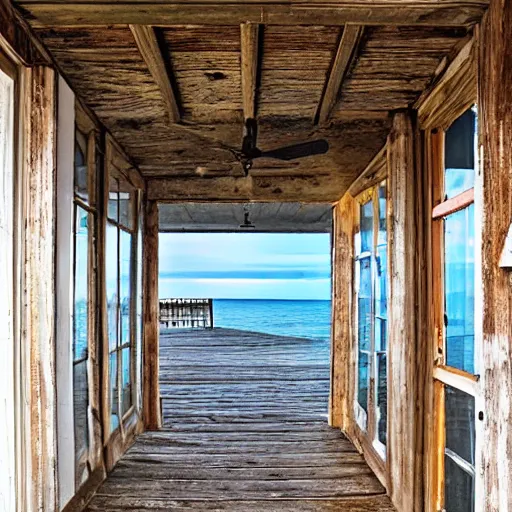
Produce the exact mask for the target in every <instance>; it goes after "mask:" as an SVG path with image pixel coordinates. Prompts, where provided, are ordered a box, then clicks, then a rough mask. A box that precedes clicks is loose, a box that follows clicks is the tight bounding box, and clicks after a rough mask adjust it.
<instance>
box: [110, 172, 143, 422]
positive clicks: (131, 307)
mask: <svg viewBox="0 0 512 512" xmlns="http://www.w3.org/2000/svg"><path fill="white" fill-rule="evenodd" d="M136 233H137V224H136V192H135V189H134V188H133V187H132V186H131V185H129V184H128V182H127V181H126V180H125V179H124V178H123V177H121V176H111V177H110V180H109V196H108V213H107V232H106V272H107V276H106V285H107V328H108V343H109V375H110V404H111V421H110V430H111V431H114V430H116V429H117V428H118V427H119V425H120V423H121V421H122V419H123V418H124V417H125V415H126V414H127V413H128V412H129V411H130V410H131V408H132V406H133V405H134V381H135V378H134V375H135V358H136V353H135V350H134V346H135V345H134V340H135V338H136V333H135V329H136V319H135V317H136V313H137V311H136V309H137V304H136V300H135V297H136V293H135V290H136V288H137V283H136V279H135V273H136V267H135V260H134V256H135V255H136V254H137V252H136V251H137V247H136V246H135V242H136Z"/></svg>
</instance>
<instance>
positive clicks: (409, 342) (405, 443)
mask: <svg viewBox="0 0 512 512" xmlns="http://www.w3.org/2000/svg"><path fill="white" fill-rule="evenodd" d="M388 168H389V186H390V193H389V223H390V225H389V226H388V229H389V235H390V239H389V248H390V251H389V257H390V290H389V349H388V357H389V361H388V372H389V373H388V376H389V377H388V378H389V381H388V433H389V435H388V454H389V460H388V472H389V477H388V479H389V480H388V481H389V492H390V495H391V498H392V500H393V503H394V504H395V506H396V507H397V509H398V510H399V511H404V512H405V511H408V512H409V511H413V510H417V506H416V499H417V498H416V497H415V494H416V493H415V479H416V475H415V471H414V468H415V461H416V422H417V411H416V403H417V402H416V400H417V395H416V393H417V384H418V381H417V375H416V356H417V354H416V324H415V313H416V312H415V302H416V292H417V291H416V272H415V264H416V263H415V251H416V224H415V213H416V205H415V198H416V193H415V185H414V181H415V154H414V132H413V128H412V122H411V118H410V116H409V114H408V113H406V112H399V113H397V114H395V117H394V119H393V127H392V130H391V133H390V136H389V139H388ZM418 478H421V475H418Z"/></svg>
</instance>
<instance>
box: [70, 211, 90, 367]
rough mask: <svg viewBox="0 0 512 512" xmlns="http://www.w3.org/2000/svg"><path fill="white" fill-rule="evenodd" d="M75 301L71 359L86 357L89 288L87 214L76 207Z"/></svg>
mask: <svg viewBox="0 0 512 512" xmlns="http://www.w3.org/2000/svg"><path fill="white" fill-rule="evenodd" d="M75 211H76V213H75V215H76V219H75V222H76V225H75V290H74V293H75V299H74V302H75V303H74V315H73V331H74V333H73V359H74V360H77V359H82V358H83V357H87V345H88V343H87V339H88V320H89V317H88V298H89V293H88V291H89V290H88V287H89V230H88V223H89V214H88V213H87V211H85V210H84V209H83V208H80V207H79V206H77V207H76V210H75Z"/></svg>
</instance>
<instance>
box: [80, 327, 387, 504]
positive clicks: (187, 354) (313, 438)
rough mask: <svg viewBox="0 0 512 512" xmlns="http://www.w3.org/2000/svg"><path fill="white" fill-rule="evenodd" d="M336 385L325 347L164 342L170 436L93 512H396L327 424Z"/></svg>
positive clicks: (224, 334)
mask: <svg viewBox="0 0 512 512" xmlns="http://www.w3.org/2000/svg"><path fill="white" fill-rule="evenodd" d="M329 378H330V370H329V343H328V342H325V341H313V340H306V339H297V338H288V337H281V336H273V335H266V334H260V333H252V332H242V331H236V330H231V329H219V328H216V329H213V330H200V331H185V330H183V331H172V332H170V331H164V333H163V334H162V335H161V337H160V390H161V396H162V407H163V422H164V428H163V429H162V430H161V431H159V432H146V433H145V434H143V435H141V436H140V437H139V438H138V439H137V441H136V443H135V444H134V445H133V446H132V447H131V448H130V449H129V451H128V452H127V453H126V455H125V456H124V457H123V458H122V459H121V460H120V462H119V463H118V464H117V466H116V468H115V469H114V471H113V472H112V473H111V474H110V475H109V477H108V479H107V480H106V482H105V483H104V484H103V486H102V487H101V488H100V489H99V491H98V493H97V494H96V496H95V498H94V499H93V500H92V502H91V504H90V506H89V508H88V510H89V511H90V512H92V511H108V512H115V511H121V510H132V511H143V510H155V509H156V510H229V511H231V510H233V511H234V510H236V511H247V512H249V511H256V510H258V511H259V510H265V511H266V510H269V511H270V510H272V511H277V510H279V511H306V510H307V511H333V510H343V511H346V512H356V511H357V512H366V511H372V512H374V511H375V512H377V511H382V512H384V511H392V510H394V508H393V507H392V505H391V502H390V500H389V498H388V497H387V496H386V495H385V490H384V488H383V487H382V485H381V484H380V483H379V481H378V480H377V478H376V477H375V476H374V475H373V473H372V471H371V470H370V468H369V467H368V466H367V465H366V463H365V462H364V460H363V458H362V457H361V455H359V454H358V453H357V451H356V450H355V448H354V447H353V445H352V444H351V443H350V442H349V441H348V440H347V439H346V438H345V437H344V436H343V434H342V433H341V432H340V431H339V430H338V429H336V430H335V429H331V428H330V427H328V425H327V401H328V395H329Z"/></svg>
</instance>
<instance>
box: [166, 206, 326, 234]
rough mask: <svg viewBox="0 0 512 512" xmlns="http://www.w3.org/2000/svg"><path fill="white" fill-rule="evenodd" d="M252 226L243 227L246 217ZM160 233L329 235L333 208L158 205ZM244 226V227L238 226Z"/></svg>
mask: <svg viewBox="0 0 512 512" xmlns="http://www.w3.org/2000/svg"><path fill="white" fill-rule="evenodd" d="M246 214H248V217H247V220H248V221H249V223H250V225H251V226H252V227H249V226H246V225H245V224H246V222H245V221H246V217H245V215H246ZM159 225H160V231H162V232H168V233H169V232H237V231H238V232H247V233H330V232H331V227H332V205H330V204H301V203H169V204H161V205H160V206H159ZM241 225H244V227H241Z"/></svg>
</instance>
